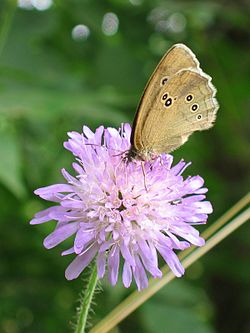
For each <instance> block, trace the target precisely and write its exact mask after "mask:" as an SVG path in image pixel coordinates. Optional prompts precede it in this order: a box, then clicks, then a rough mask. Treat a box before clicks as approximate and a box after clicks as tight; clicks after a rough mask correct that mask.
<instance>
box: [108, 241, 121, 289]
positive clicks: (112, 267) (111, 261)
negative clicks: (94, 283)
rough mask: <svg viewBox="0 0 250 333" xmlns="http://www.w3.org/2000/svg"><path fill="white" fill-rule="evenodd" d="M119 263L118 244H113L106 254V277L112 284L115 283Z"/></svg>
mask: <svg viewBox="0 0 250 333" xmlns="http://www.w3.org/2000/svg"><path fill="white" fill-rule="evenodd" d="M119 264H120V250H119V247H118V245H114V246H113V247H112V249H111V251H110V253H109V255H108V273H109V274H108V278H109V282H110V283H111V284H112V286H114V285H115V284H116V283H117V278H118V271H119Z"/></svg>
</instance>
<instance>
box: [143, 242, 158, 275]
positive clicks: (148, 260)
mask: <svg viewBox="0 0 250 333" xmlns="http://www.w3.org/2000/svg"><path fill="white" fill-rule="evenodd" d="M138 245H139V247H140V251H139V254H140V258H141V259H142V262H143V265H144V267H145V268H146V270H147V271H149V272H150V273H151V274H152V275H153V277H158V278H159V277H162V272H161V270H160V269H159V268H158V267H157V265H156V262H155V260H154V259H155V258H154V257H153V255H152V253H151V249H150V247H149V246H148V245H147V243H146V241H144V240H140V241H139V242H138Z"/></svg>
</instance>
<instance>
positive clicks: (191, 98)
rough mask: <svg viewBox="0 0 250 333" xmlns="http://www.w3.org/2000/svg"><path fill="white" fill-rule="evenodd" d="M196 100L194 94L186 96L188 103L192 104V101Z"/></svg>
mask: <svg viewBox="0 0 250 333" xmlns="http://www.w3.org/2000/svg"><path fill="white" fill-rule="evenodd" d="M193 99H194V95H192V94H188V95H187V96H186V102H188V103H189V102H191V101H192V100H193Z"/></svg>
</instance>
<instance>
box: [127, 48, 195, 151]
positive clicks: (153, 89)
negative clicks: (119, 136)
mask: <svg viewBox="0 0 250 333" xmlns="http://www.w3.org/2000/svg"><path fill="white" fill-rule="evenodd" d="M183 68H193V69H199V62H198V60H197V59H196V57H195V55H194V53H193V52H192V51H191V50H190V49H189V48H188V47H187V46H185V45H184V44H176V45H174V46H173V47H172V48H171V49H170V50H169V51H168V52H167V53H166V54H165V55H164V56H163V58H162V59H161V61H160V63H159V64H158V66H157V67H156V69H155V71H154V72H153V74H152V75H151V77H150V79H149V81H148V83H147V85H146V87H145V90H144V93H143V95H142V97H141V100H140V103H139V105H138V108H137V113H136V116H135V120H134V123H133V130H132V135H131V145H132V146H133V147H134V148H135V149H136V150H141V149H142V148H143V147H142V142H141V133H142V129H143V127H144V123H145V118H146V116H147V115H148V113H149V112H151V110H152V109H153V108H154V106H155V103H156V102H157V98H158V96H159V93H160V91H161V90H162V87H163V86H165V84H166V83H167V82H168V81H169V80H170V78H171V77H172V76H173V75H174V74H176V73H177V72H178V71H179V70H181V69H183Z"/></svg>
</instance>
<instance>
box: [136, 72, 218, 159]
mask: <svg viewBox="0 0 250 333" xmlns="http://www.w3.org/2000/svg"><path fill="white" fill-rule="evenodd" d="M215 94H216V89H215V88H214V86H213V85H212V83H211V77H210V76H208V75H207V74H205V73H203V72H202V71H201V69H199V68H196V69H182V70H180V71H178V72H177V73H176V74H174V75H173V76H172V77H170V79H169V80H168V81H167V82H166V84H165V85H164V86H163V87H162V88H161V90H160V91H159V93H158V96H157V97H156V98H155V99H154V106H153V107H152V109H151V110H150V111H149V112H146V113H144V114H143V125H142V126H141V128H140V131H141V132H140V144H141V146H142V149H143V150H144V151H150V152H154V153H159V154H160V153H163V152H166V153H168V152H171V151H172V150H174V149H176V148H178V147H179V146H181V145H182V144H183V143H184V142H186V141H187V139H188V137H189V136H190V135H191V134H192V133H193V132H194V131H202V130H205V129H208V128H210V127H212V126H213V122H214V121H215V117H216V112H217V110H218V103H217V101H216V99H215Z"/></svg>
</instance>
